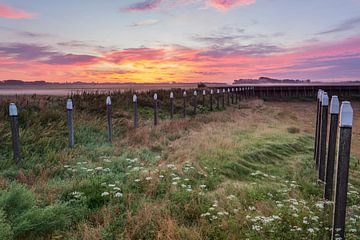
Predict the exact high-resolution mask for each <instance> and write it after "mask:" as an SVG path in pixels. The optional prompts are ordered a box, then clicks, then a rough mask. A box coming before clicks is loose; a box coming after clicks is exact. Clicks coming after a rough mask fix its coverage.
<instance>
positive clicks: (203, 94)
mask: <svg viewBox="0 0 360 240" xmlns="http://www.w3.org/2000/svg"><path fill="white" fill-rule="evenodd" d="M205 95H206V90H205V89H204V90H203V92H202V106H203V107H204V108H205Z"/></svg>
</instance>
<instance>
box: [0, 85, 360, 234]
mask: <svg viewBox="0 0 360 240" xmlns="http://www.w3.org/2000/svg"><path fill="white" fill-rule="evenodd" d="M166 94H167V93H166V92H165V91H164V92H163V93H159V95H160V107H161V108H162V110H161V112H160V118H161V121H160V123H159V125H158V126H157V127H153V126H151V114H152V110H151V100H150V99H149V98H147V99H145V98H140V103H139V104H140V106H141V108H140V113H141V114H140V115H141V117H142V118H141V119H142V120H141V124H140V125H141V127H140V128H139V129H137V130H133V129H132V119H131V118H132V113H131V108H130V106H131V102H130V100H131V94H130V93H128V94H126V93H125V94H123V95H121V96H119V97H118V98H113V106H114V109H113V117H114V135H115V136H114V140H113V143H112V144H110V143H108V142H107V140H106V137H107V136H106V121H105V114H104V111H105V109H104V106H103V105H102V104H103V102H104V99H105V96H104V95H102V96H94V95H88V96H87V95H85V96H75V97H74V103H75V112H74V114H75V115H74V121H75V131H76V133H75V142H76V145H75V148H74V149H69V148H67V128H66V118H65V116H66V113H65V111H64V106H65V99H63V98H56V97H52V98H45V97H44V98H39V97H38V98H37V99H36V100H34V99H31V101H29V99H27V98H20V99H17V102H18V105H19V106H20V107H19V108H20V109H19V112H20V123H21V142H22V153H23V156H24V157H23V162H22V164H21V165H20V166H16V165H15V164H14V163H13V161H12V160H11V158H12V156H11V136H10V131H9V122H8V119H7V118H6V117H5V115H6V111H5V109H6V107H7V103H8V101H9V100H4V101H3V102H2V105H1V107H2V110H3V115H4V117H2V118H1V120H0V140H1V141H0V142H1V148H0V239H85V240H90V239H319V238H320V237H321V236H326V235H328V234H329V226H330V219H329V217H328V216H329V214H328V212H330V211H331V205H329V204H324V203H323V202H322V192H323V191H322V187H321V186H319V185H317V184H316V179H317V177H316V171H315V170H314V161H313V126H314V119H315V115H314V114H315V103H314V102H309V101H302V102H296V101H291V102H279V101H278V102H272V101H265V102H264V101H262V100H247V101H243V102H242V103H241V104H240V105H239V106H238V105H236V106H235V105H233V106H232V107H228V108H227V110H223V111H217V112H211V113H210V112H208V110H207V109H203V108H201V109H200V112H202V113H203V114H199V115H196V116H191V117H189V118H186V119H181V118H177V119H175V120H172V121H170V120H169V119H167V108H168V106H167V104H166V101H161V99H165V96H166ZM125 103H126V104H125ZM176 104H177V105H176V110H177V112H179V113H181V111H180V109H181V101H180V102H177V103H176ZM353 107H354V112H355V119H356V118H357V119H358V117H360V116H359V113H360V104H359V103H358V102H355V103H353ZM205 113H206V114H205ZM358 124H359V123H358V121H356V120H355V125H354V133H353V146H352V150H353V151H352V152H353V155H352V159H351V170H350V182H351V184H350V187H349V194H348V199H349V201H348V216H347V239H359V238H360V195H359V194H360V166H359V162H358V159H360V139H359V136H360V135H359V133H360V131H359V129H360V126H358Z"/></svg>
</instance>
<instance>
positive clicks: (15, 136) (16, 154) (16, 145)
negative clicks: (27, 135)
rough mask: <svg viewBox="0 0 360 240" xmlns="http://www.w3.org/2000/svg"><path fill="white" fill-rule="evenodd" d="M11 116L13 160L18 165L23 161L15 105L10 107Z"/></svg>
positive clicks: (11, 104)
mask: <svg viewBox="0 0 360 240" xmlns="http://www.w3.org/2000/svg"><path fill="white" fill-rule="evenodd" d="M9 116H10V126H11V136H12V147H13V158H14V160H15V162H16V163H17V164H19V163H20V161H21V152H20V151H21V150H20V136H19V119H18V111H17V107H16V105H15V103H10V105H9Z"/></svg>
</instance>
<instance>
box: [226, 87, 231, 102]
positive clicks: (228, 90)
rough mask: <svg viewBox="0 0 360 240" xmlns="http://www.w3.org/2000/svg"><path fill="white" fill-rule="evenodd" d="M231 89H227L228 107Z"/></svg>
mask: <svg viewBox="0 0 360 240" xmlns="http://www.w3.org/2000/svg"><path fill="white" fill-rule="evenodd" d="M230 94H231V93H230V88H228V89H227V105H228V106H230Z"/></svg>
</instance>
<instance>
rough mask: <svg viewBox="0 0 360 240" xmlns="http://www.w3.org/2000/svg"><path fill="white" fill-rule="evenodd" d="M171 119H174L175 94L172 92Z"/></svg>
mask: <svg viewBox="0 0 360 240" xmlns="http://www.w3.org/2000/svg"><path fill="white" fill-rule="evenodd" d="M170 118H171V119H173V118H174V93H173V92H170Z"/></svg>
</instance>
